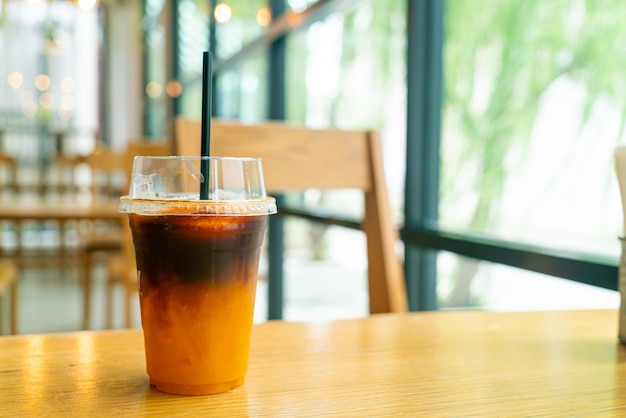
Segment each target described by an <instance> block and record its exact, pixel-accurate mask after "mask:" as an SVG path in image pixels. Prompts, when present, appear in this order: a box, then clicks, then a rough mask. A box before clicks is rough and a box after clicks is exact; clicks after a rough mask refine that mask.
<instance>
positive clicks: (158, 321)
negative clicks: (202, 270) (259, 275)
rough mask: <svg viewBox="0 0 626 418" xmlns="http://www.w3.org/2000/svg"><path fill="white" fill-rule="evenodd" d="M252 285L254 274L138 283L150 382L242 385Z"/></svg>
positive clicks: (198, 389)
mask: <svg viewBox="0 0 626 418" xmlns="http://www.w3.org/2000/svg"><path fill="white" fill-rule="evenodd" d="M255 291H256V277H250V278H247V279H245V278H242V279H236V280H228V281H223V282H220V283H213V284H197V283H196V284H172V285H168V286H166V287H163V288H161V287H150V288H146V289H142V290H141V293H140V301H141V318H142V323H143V330H144V339H145V346H146V363H147V371H148V375H149V376H150V381H151V383H153V384H155V385H156V386H157V389H161V390H163V391H165V392H171V393H181V394H208V393H217V392H222V391H226V390H228V389H230V388H232V387H235V386H239V385H241V384H242V383H243V379H244V376H245V373H246V371H247V369H248V355H249V349H250V330H251V327H252V317H253V310H254V297H255Z"/></svg>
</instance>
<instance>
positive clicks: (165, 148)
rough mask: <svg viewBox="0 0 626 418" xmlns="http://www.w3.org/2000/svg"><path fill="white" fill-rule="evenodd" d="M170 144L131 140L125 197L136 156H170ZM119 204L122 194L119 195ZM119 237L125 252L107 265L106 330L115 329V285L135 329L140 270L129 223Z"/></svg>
mask: <svg viewBox="0 0 626 418" xmlns="http://www.w3.org/2000/svg"><path fill="white" fill-rule="evenodd" d="M171 153H172V152H171V147H170V145H169V144H167V143H165V142H163V141H159V142H154V141H147V140H141V141H131V142H129V144H128V146H127V148H126V152H125V153H124V154H123V158H122V164H123V167H124V171H125V172H126V173H127V175H126V182H125V184H124V189H123V192H122V193H121V194H126V193H127V192H128V185H129V180H130V173H131V172H132V167H133V158H134V157H135V156H136V155H170V154H171ZM117 201H119V195H118V196H117ZM119 238H120V240H121V251H119V252H115V254H114V256H112V257H110V258H109V260H108V264H107V274H108V277H107V290H106V310H105V319H106V327H107V328H112V327H113V290H114V288H115V286H121V287H122V288H123V290H124V326H125V327H126V328H131V327H132V326H133V317H132V310H133V297H135V296H136V295H137V268H136V263H135V251H134V246H133V238H132V234H131V231H130V227H129V225H128V222H123V224H122V230H121V231H120V235H119Z"/></svg>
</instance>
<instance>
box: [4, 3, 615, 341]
mask: <svg viewBox="0 0 626 418" xmlns="http://www.w3.org/2000/svg"><path fill="white" fill-rule="evenodd" d="M624 21H626V3H624V2H623V1H620V0H600V1H593V2H591V1H585V0H552V1H549V2H545V1H540V0H529V1H524V2H515V1H509V0H492V1H489V2H484V1H482V0H449V1H443V0H435V1H427V0H415V1H410V0H387V1H384V2H383V1H373V0H326V1H317V2H316V1H312V0H267V1H266V0H246V1H243V0H237V1H214V0H142V1H139V0H72V1H70V0H47V1H44V0H39V1H37V0H0V151H1V152H2V154H3V155H6V156H9V157H11V158H13V159H15V160H16V161H18V163H19V164H18V167H19V170H18V173H17V176H16V178H15V179H10V178H9V174H7V172H6V170H0V176H3V177H2V179H3V181H4V182H5V184H9V183H10V184H12V185H13V186H15V184H14V183H17V187H19V190H20V191H19V196H18V197H16V193H15V190H9V189H8V188H3V190H2V193H3V194H2V196H1V197H2V199H3V201H10V200H11V199H13V200H19V201H34V200H37V199H40V198H42V196H41V188H40V187H39V186H38V185H39V184H40V183H42V182H43V183H45V182H54V181H56V182H60V181H63V178H61V174H57V177H55V176H54V175H50V174H49V173H50V171H49V170H48V168H49V166H50V165H51V164H53V163H54V162H55V161H56V160H57V159H58V158H60V157H68V158H69V157H75V156H81V155H87V154H89V153H91V152H93V150H95V149H96V148H98V147H99V146H106V147H108V148H111V149H123V148H124V147H125V144H126V143H127V142H128V141H129V140H131V139H133V138H152V139H154V140H155V141H156V140H161V139H164V138H171V135H172V120H173V117H174V116H175V115H185V116H189V117H193V118H198V119H199V118H200V114H201V86H202V51H205V50H212V51H213V52H214V54H215V61H214V74H213V86H214V88H213V93H214V94H213V111H214V116H215V117H219V118H223V119H235V120H239V121H242V122H255V121H261V120H268V119H277V120H286V121H288V122H290V123H296V124H302V125H307V126H309V127H313V128H316V127H317V128H321V127H331V126H332V127H338V128H349V129H353V128H355V129H376V130H379V131H380V132H381V135H382V140H383V147H384V158H385V161H384V162H385V169H386V177H387V183H388V189H389V192H390V199H391V203H392V210H393V215H394V219H395V221H396V223H397V225H398V228H399V229H400V230H401V235H402V242H401V243H400V245H399V246H398V254H399V255H400V256H401V257H403V259H404V261H405V269H406V275H407V284H408V290H409V300H410V306H411V309H413V310H426V309H491V310H533V309H587V308H616V307H617V306H619V294H618V292H617V291H616V289H617V264H618V257H619V255H620V250H621V247H620V243H619V240H618V237H619V236H620V235H621V234H622V231H623V213H622V207H621V202H620V196H619V188H618V186H617V181H616V176H615V172H614V165H613V149H614V148H615V146H616V145H618V144H620V143H622V142H624V138H625V133H624V130H625V126H626V124H625V121H626V72H624V71H623V69H624V68H626V28H625V27H624V25H623V22H624ZM46 173H48V174H46ZM18 198H19V199H18ZM46 198H48V199H61V198H62V196H60V195H58V194H57V195H50V196H48V197H46ZM358 199H361V196H359V195H358V194H357V193H350V192H342V193H339V192H332V191H330V192H320V191H317V190H310V191H307V192H306V193H304V194H298V195H295V194H288V195H285V196H284V202H285V204H287V205H293V206H297V207H301V208H304V209H305V210H308V209H310V208H315V209H316V210H318V209H320V208H322V209H324V210H325V211H326V210H328V212H332V213H333V214H336V215H333V216H337V217H342V218H348V219H355V220H358V219H359V218H360V217H361V216H362V215H363V214H362V213H359V212H358V210H356V209H354V208H357V207H359V205H356V204H355V202H357V201H358ZM281 219H282V221H281V222H282V223H283V227H284V228H285V230H286V231H287V233H286V234H285V236H286V237H287V240H286V241H285V242H284V249H285V259H284V307H283V309H282V310H281V314H280V315H279V316H280V317H282V318H283V319H286V320H325V319H331V318H333V319H334V318H350V317H358V316H364V315H367V309H368V307H367V300H368V299H367V286H366V266H367V264H366V263H367V260H366V254H365V241H364V236H363V235H362V233H360V232H359V231H357V230H352V229H349V228H342V227H339V226H334V225H331V224H329V223H324V222H321V223H320V222H316V223H312V222H310V221H307V220H306V219H301V218H297V217H284V218H281ZM0 232H1V234H2V235H1V236H0V246H1V248H0V249H1V250H2V251H3V254H4V255H5V256H7V257H8V256H10V253H11V251H12V250H13V249H14V247H15V245H16V242H15V232H14V231H13V230H12V228H11V226H10V225H8V224H7V223H6V222H4V223H3V224H2V229H1V230H0ZM26 232H27V236H28V239H25V240H24V245H30V246H38V247H42V248H55V246H58V245H61V242H60V241H61V240H62V238H60V237H59V232H58V230H55V228H53V227H48V226H46V225H34V226H33V227H32V228H30V229H28V231H26ZM28 234H29V235H28ZM266 268H267V263H266V262H264V263H263V265H262V269H263V271H262V277H263V280H262V281H261V283H260V286H259V297H258V303H257V312H256V314H255V318H256V320H257V322H261V321H264V320H267V319H268V313H267V309H268V306H267V301H266V300H267V298H266V293H267V292H266V288H267V286H266V278H265V276H266V274H265V270H266ZM79 293H80V283H79V281H78V279H77V278H76V274H74V273H72V270H71V268H67V266H63V268H52V267H48V268H43V269H42V268H41V267H38V268H32V269H24V270H23V271H22V272H21V275H20V294H19V302H20V305H19V306H20V312H19V315H20V316H19V317H20V332H23V333H27V332H51V331H67V330H73V329H78V328H79V327H80V318H79V316H80V315H79V312H80V297H79V296H78V295H79ZM96 294H97V292H96ZM94 298H95V300H94V303H95V304H96V305H98V304H101V303H103V302H102V301H101V300H100V299H98V297H97V296H95V297H94ZM3 308H4V309H7V308H6V306H4V307H3ZM270 316H271V315H270ZM135 317H137V316H135ZM96 322H98V323H97V324H95V325H94V327H96V328H98V327H103V326H104V325H102V323H101V321H98V320H96ZM0 325H2V324H1V323H0ZM137 326H139V324H138V323H137ZM5 327H6V326H5ZM0 329H2V328H0Z"/></svg>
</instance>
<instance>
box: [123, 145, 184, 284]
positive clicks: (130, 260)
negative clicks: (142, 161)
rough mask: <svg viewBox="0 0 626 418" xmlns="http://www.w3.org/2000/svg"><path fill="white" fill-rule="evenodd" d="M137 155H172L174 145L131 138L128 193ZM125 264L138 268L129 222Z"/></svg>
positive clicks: (126, 165)
mask: <svg viewBox="0 0 626 418" xmlns="http://www.w3.org/2000/svg"><path fill="white" fill-rule="evenodd" d="M137 155H155V156H166V155H172V147H171V146H170V144H169V143H166V142H165V141H158V142H156V141H148V140H145V139H142V140H131V141H130V142H129V143H128V144H127V146H126V153H125V154H124V165H125V170H126V173H128V177H127V179H128V180H127V182H126V185H125V189H124V194H127V193H128V187H129V184H130V175H131V173H132V169H133V159H134V158H135V157H136V156H137ZM124 229H125V231H124V236H125V242H124V265H126V266H129V269H130V270H131V274H132V272H134V271H135V270H136V267H135V266H136V264H135V249H134V246H133V237H132V234H131V232H130V226H128V223H127V222H124Z"/></svg>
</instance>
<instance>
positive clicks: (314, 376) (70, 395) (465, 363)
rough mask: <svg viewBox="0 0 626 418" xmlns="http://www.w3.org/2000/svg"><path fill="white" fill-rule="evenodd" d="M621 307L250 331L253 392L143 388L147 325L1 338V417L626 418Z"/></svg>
mask: <svg viewBox="0 0 626 418" xmlns="http://www.w3.org/2000/svg"><path fill="white" fill-rule="evenodd" d="M616 336H617V312H616V311H612V310H611V311H576V312H524V313H486V312H475V311H470V312H467V311H455V312H433V313H415V314H381V315H372V316H370V317H368V318H364V319H356V320H342V321H333V322H320V323H288V322H278V321H276V322H268V323H265V324H260V325H256V326H255V327H254V329H253V336H252V349H251V358H250V370H249V372H248V375H247V380H246V383H245V384H244V385H243V386H242V387H240V388H237V389H235V390H232V391H230V392H227V393H223V394H219V395H209V396H199V397H184V396H175V395H168V394H164V393H160V392H158V391H156V390H155V389H154V388H152V387H150V386H149V384H148V378H147V376H146V374H145V371H144V370H145V362H144V357H143V340H142V335H141V331H140V330H124V331H84V332H77V333H66V334H46V335H26V336H7V337H0V416H11V417H14V416H29V417H30V416H220V417H247V416H250V417H281V416H285V417H287V416H288V417H304V416H323V417H326V416H331V417H351V416H353V417H366V416H368V417H371V416H390V417H404V416H411V417H414V416H425V417H473V416H476V417H515V416H545V417H559V416H563V417H571V416H594V417H595V416H601V417H611V416H615V417H617V416H626V363H625V361H626V348H625V347H623V346H621V345H619V344H618V341H617V338H616Z"/></svg>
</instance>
